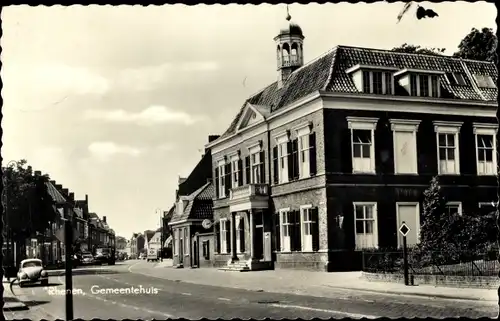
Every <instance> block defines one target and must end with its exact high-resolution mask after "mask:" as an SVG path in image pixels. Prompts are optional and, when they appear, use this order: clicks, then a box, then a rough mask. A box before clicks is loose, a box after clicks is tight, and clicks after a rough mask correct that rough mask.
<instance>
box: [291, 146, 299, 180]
mask: <svg viewBox="0 0 500 321" xmlns="http://www.w3.org/2000/svg"><path fill="white" fill-rule="evenodd" d="M292 149H293V150H292V159H293V178H294V179H298V178H299V140H298V139H297V138H296V139H294V140H293V141H292Z"/></svg>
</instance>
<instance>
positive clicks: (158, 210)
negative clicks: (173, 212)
mask: <svg viewBox="0 0 500 321" xmlns="http://www.w3.org/2000/svg"><path fill="white" fill-rule="evenodd" d="M158 212H160V213H159V214H160V233H161V234H160V262H163V219H162V215H161V208H159V207H157V208H156V210H155V213H156V215H158Z"/></svg>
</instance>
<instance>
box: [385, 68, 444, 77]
mask: <svg viewBox="0 0 500 321" xmlns="http://www.w3.org/2000/svg"><path fill="white" fill-rule="evenodd" d="M409 72H411V73H417V74H427V75H429V74H433V75H444V72H443V71H438V70H424V69H411V68H405V69H402V70H400V71H398V72H396V73H394V77H397V76H401V75H403V74H406V73H409Z"/></svg>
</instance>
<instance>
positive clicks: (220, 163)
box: [217, 159, 226, 198]
mask: <svg viewBox="0 0 500 321" xmlns="http://www.w3.org/2000/svg"><path fill="white" fill-rule="evenodd" d="M225 166H226V161H225V160H224V159H221V160H219V161H218V162H217V167H218V168H219V198H224V197H226V186H225V185H224V184H225V180H224V178H225V177H226V171H225Z"/></svg>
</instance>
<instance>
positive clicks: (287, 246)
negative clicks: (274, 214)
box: [280, 209, 293, 252]
mask: <svg viewBox="0 0 500 321" xmlns="http://www.w3.org/2000/svg"><path fill="white" fill-rule="evenodd" d="M280 222H281V224H280V225H281V251H283V252H290V251H291V238H290V237H291V234H292V233H291V232H292V228H293V226H292V217H291V212H290V210H289V209H285V210H281V211H280Z"/></svg>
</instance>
